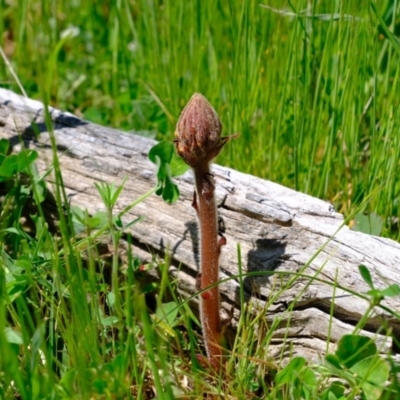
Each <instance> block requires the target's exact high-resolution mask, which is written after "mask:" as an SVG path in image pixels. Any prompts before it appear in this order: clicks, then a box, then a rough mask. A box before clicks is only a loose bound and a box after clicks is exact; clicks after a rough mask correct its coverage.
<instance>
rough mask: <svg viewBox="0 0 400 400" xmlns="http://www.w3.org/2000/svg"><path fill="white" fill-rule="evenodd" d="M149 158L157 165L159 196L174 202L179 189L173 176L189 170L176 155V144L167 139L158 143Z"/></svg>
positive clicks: (168, 201) (150, 152)
mask: <svg viewBox="0 0 400 400" xmlns="http://www.w3.org/2000/svg"><path fill="white" fill-rule="evenodd" d="M149 159H150V160H151V161H152V162H153V163H154V164H155V165H156V166H157V178H158V185H157V190H156V194H157V196H162V198H163V200H164V201H165V202H167V203H174V202H175V201H177V200H178V198H179V189H178V186H177V185H176V184H175V183H174V182H173V181H172V177H173V176H177V175H180V174H182V173H184V172H185V171H186V170H187V168H184V166H183V165H182V163H181V161H179V159H178V157H177V156H176V154H175V149H174V145H173V144H172V143H171V142H166V141H164V142H160V143H158V144H156V145H155V146H153V147H152V148H151V149H150V151H149Z"/></svg>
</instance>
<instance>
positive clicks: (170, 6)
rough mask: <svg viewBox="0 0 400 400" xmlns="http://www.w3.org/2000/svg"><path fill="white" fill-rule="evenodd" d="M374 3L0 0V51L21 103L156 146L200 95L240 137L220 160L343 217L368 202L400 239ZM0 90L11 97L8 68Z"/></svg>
mask: <svg viewBox="0 0 400 400" xmlns="http://www.w3.org/2000/svg"><path fill="white" fill-rule="evenodd" d="M378 3H379V4H378ZM378 3H377V4H375V2H374V1H372V0H371V1H365V0H364V1H360V2H345V1H337V2H332V1H321V2H318V4H314V5H313V7H312V8H309V9H308V10H307V12H303V13H300V11H302V10H304V9H305V8H306V7H307V2H306V1H300V0H299V1H294V2H288V3H287V4H286V5H284V6H283V5H282V2H280V1H276V0H275V1H270V2H268V5H269V6H271V7H275V8H276V9H281V10H286V11H287V13H286V14H279V13H277V12H276V11H274V10H272V9H267V8H263V7H260V6H259V4H258V2H255V1H254V2H252V1H243V2H234V1H228V2H201V1H190V2H184V1H177V2H172V1H167V2H165V3H161V2H157V1H144V0H143V1H135V2H132V1H127V0H119V1H115V2H110V3H109V4H104V5H92V4H89V3H86V2H82V1H78V0H76V1H71V2H56V1H48V2H40V1H28V0H21V1H18V2H17V1H8V2H5V1H4V0H3V1H1V2H0V31H1V32H3V34H2V41H1V42H0V43H1V45H2V47H3V49H4V51H5V53H6V55H7V56H8V58H9V59H10V61H11V63H12V65H13V67H14V69H15V72H16V74H17V76H18V77H19V79H20V81H21V84H22V86H23V87H24V88H25V90H26V92H27V94H28V95H29V96H31V97H35V98H39V99H43V98H44V97H45V96H48V98H49V102H50V104H51V105H53V106H56V107H58V108H61V109H63V110H68V111H72V112H74V113H76V114H78V115H81V116H84V117H85V118H87V119H89V120H91V121H94V122H98V123H101V124H104V125H108V126H114V127H117V128H121V129H125V130H141V131H143V132H144V133H147V134H149V135H156V137H157V138H158V139H169V140H170V139H171V138H172V135H173V132H174V127H175V124H176V120H177V117H178V115H179V113H180V111H181V109H182V107H183V106H184V104H185V103H186V101H187V100H188V99H189V97H190V96H191V94H192V93H193V92H194V91H200V92H202V93H203V94H204V95H205V96H206V97H207V98H208V99H209V100H210V102H211V103H212V104H213V105H215V107H216V109H217V111H218V112H219V113H220V115H221V119H222V122H223V125H224V127H225V132H226V133H232V132H240V133H241V139H240V140H236V141H235V142H234V143H233V144H232V145H231V146H230V151H229V152H228V153H226V154H224V155H222V156H221V157H220V159H219V162H220V163H222V164H225V165H228V166H231V167H233V168H235V169H238V170H241V171H244V172H248V173H251V174H255V175H258V176H261V177H265V178H268V179H271V180H273V181H276V182H278V183H281V184H283V185H286V186H289V187H293V188H295V189H297V190H300V191H303V192H306V193H309V194H311V195H314V196H317V197H320V198H322V199H325V200H329V201H331V202H332V203H333V204H334V205H335V206H336V208H337V210H338V211H340V212H344V213H345V214H346V215H350V214H351V213H352V212H353V211H354V210H355V209H357V207H358V206H360V204H362V209H361V211H365V212H366V213H371V212H374V213H376V214H377V215H378V216H380V217H381V218H382V219H383V221H384V230H383V232H382V234H383V235H384V236H389V237H393V238H394V239H399V238H400V232H399V229H398V222H397V220H398V218H399V216H400V214H399V213H400V211H399V206H398V203H399V193H400V188H399V184H398V182H397V179H396V177H397V176H398V174H399V162H398V157H397V155H398V154H399V151H400V143H399V142H400V141H399V133H398V132H399V126H400V124H399V121H400V116H399V114H400V111H399V110H400V107H399V98H398V93H399V90H400V83H399V73H400V72H399V71H400V67H399V66H400V62H399V61H400V60H399V57H400V51H399V48H400V45H399V43H400V42H399V39H398V37H397V36H395V35H397V34H398V33H399V26H400V22H399V21H400V20H399V14H398V2H397V1H383V2H378ZM6 4H7V5H6ZM8 4H10V5H8ZM396 10H397V11H396ZM293 15H297V16H293ZM304 15H307V16H304ZM68 27H74V29H75V30H76V32H77V36H75V37H74V38H71V39H69V40H66V41H65V43H64V45H63V46H62V47H61V49H60V51H59V53H58V56H57V59H56V65H55V67H56V69H55V71H54V76H52V79H51V81H50V82H49V81H48V72H49V67H48V60H49V58H50V57H51V54H52V53H53V51H54V49H55V48H56V46H57V44H58V43H59V41H60V37H61V34H62V32H64V31H65V30H66V29H67V28H68ZM391 32H394V35H393V34H392V33H391ZM0 83H1V84H2V85H3V86H6V87H9V88H11V89H14V90H16V91H18V90H19V89H18V86H17V85H16V83H15V80H14V78H13V77H12V75H11V73H10V70H9V68H7V67H5V65H4V64H0ZM44 92H46V93H44ZM365 199H366V201H365V202H363V200H365Z"/></svg>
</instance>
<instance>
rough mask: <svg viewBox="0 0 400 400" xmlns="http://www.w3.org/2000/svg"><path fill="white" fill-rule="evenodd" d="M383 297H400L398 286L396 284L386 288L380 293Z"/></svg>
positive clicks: (399, 287)
mask: <svg viewBox="0 0 400 400" xmlns="http://www.w3.org/2000/svg"><path fill="white" fill-rule="evenodd" d="M380 292H381V295H382V296H384V297H394V296H399V295H400V286H399V285H398V284H397V283H394V284H393V285H390V286H388V287H387V288H386V289H383V290H381V291H380Z"/></svg>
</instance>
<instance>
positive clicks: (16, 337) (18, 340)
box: [4, 327, 24, 345]
mask: <svg viewBox="0 0 400 400" xmlns="http://www.w3.org/2000/svg"><path fill="white" fill-rule="evenodd" d="M4 334H5V335H6V340H7V342H8V343H14V344H19V345H21V344H24V341H23V339H22V335H21V333H20V332H18V331H16V330H14V329H12V328H9V327H7V328H5V329H4Z"/></svg>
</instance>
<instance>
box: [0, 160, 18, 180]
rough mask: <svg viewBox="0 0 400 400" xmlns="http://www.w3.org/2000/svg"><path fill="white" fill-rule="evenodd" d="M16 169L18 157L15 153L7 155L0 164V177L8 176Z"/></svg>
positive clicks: (15, 171) (14, 172) (13, 173)
mask: <svg viewBox="0 0 400 400" xmlns="http://www.w3.org/2000/svg"><path fill="white" fill-rule="evenodd" d="M17 170H18V157H17V156H16V155H15V154H10V155H9V156H7V157H6V158H5V159H4V160H3V162H2V163H1V166H0V177H4V178H10V177H11V176H13V175H15V174H16V173H17Z"/></svg>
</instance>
